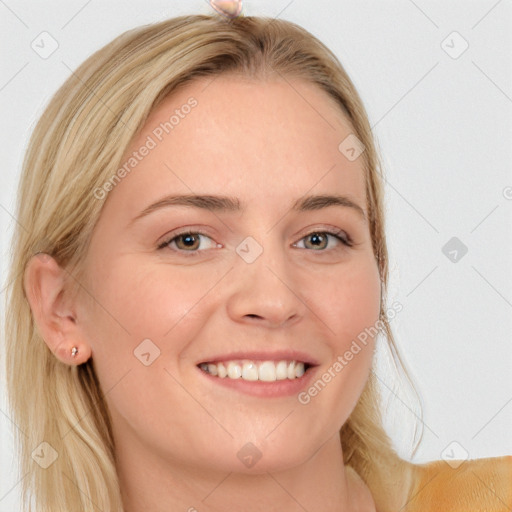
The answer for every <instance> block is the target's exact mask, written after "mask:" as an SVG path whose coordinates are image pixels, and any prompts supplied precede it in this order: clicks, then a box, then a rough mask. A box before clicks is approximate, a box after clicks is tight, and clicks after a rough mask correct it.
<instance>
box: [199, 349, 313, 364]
mask: <svg viewBox="0 0 512 512" xmlns="http://www.w3.org/2000/svg"><path fill="white" fill-rule="evenodd" d="M244 359H248V360H250V361H297V362H298V363H307V364H308V365H309V366H318V365H319V363H318V361H317V360H316V359H315V358H313V357H312V356H310V355H309V354H306V353H304V352H300V351H297V350H279V351H276V352H262V351H251V352H241V351H240V352H230V353H229V354H217V355H212V356H211V357H210V358H209V359H203V360H201V361H198V362H197V363H196V366H199V365H200V364H202V363H213V364H215V363H223V362H226V361H241V360H244Z"/></svg>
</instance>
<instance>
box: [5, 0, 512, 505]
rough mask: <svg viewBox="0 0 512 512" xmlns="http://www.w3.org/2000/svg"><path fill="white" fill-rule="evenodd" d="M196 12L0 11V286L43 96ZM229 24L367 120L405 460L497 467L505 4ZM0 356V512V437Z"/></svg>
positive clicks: (507, 324) (11, 493) (382, 368)
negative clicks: (292, 58) (287, 57)
mask: <svg viewBox="0 0 512 512" xmlns="http://www.w3.org/2000/svg"><path fill="white" fill-rule="evenodd" d="M210 10H211V9H210V7H209V5H208V2H206V1H204V0H190V1H187V2H184V1H174V2H173V1H169V0H166V1H164V0H162V1H157V0H144V1H138V2H135V1H133V0H132V1H128V0H124V1H112V0H108V1H104V2H100V0H90V1H88V2H87V1H85V0H66V1H60V2H57V1H54V0H52V1H51V2H44V3H43V2H34V1H32V2H30V1H28V0H0V41H1V42H0V52H1V62H2V65H1V68H0V105H1V113H2V116H1V119H0V181H1V188H0V233H1V236H0V244H1V245H0V251H1V272H2V284H1V287H2V288H3V287H5V286H6V285H7V283H6V267H7V255H8V251H9V247H10V242H9V238H10V236H11V233H12V228H13V225H14V223H15V220H14V219H13V216H12V215H13V212H14V201H15V187H16V185H17V180H18V176H19V171H20V165H21V159H22V155H23V152H24V149H25V148H26V144H27V141H28V136H29V134H30V132H31V130H32V128H33V126H34V124H35V122H36V120H37V118H38V117H39V115H40V114H41V113H42V111H43V108H44V106H45V105H46V103H47V102H48V100H49V98H50V96H51V95H52V94H53V93H54V92H55V91H56V89H57V88H58V87H59V86H60V84H61V83H62V82H63V81H64V80H65V79H66V78H67V77H68V76H69V75H70V73H71V71H72V70H74V69H76V67H77V66H78V65H79V64H80V63H81V62H82V61H83V60H84V59H85V58H86V57H88V56H89V55H90V54H91V53H92V52H93V51H95V50H96V49H98V48H100V47H101V46H103V45H104V44H106V43H108V42H109V41H110V40H111V39H113V38H114V37H115V36H117V35H118V34H120V33H121V32H123V31H125V30H127V29H129V28H132V27H135V26H138V25H141V24H145V23H152V22H156V21H160V20H162V19H164V18H167V17H172V16H175V15H180V14H189V13H209V12H210ZM243 12H244V14H246V15H268V16H272V17H276V16H278V17H280V18H282V19H287V20H290V21H293V22H296V23H298V24H300V25H302V26H303V27H305V28H306V29H308V30H309V31H310V32H312V33H313V34H314V35H316V36H317V37H319V38H320V39H321V40H322V41H323V42H324V43H325V44H327V46H329V47H330V48H331V49H332V50H333V51H334V52H335V53H336V55H337V56H338V57H339V59H340V60H341V62H342V64H343V65H344V67H345V69H346V70H347V72H348V73H349V75H350V77H351V78H352V80H353V81H354V83H355V85H356V87H357V89H358V91H359V92H360V94H361V96H362V98H363V101H364V103H365V106H366V108H367V111H368V115H369V117H370V123H371V125H372V127H373V131H374V134H375V137H376V140H377V143H378V147H379V148H380V151H381V155H382V158H383V163H384V166H385V173H386V176H387V184H386V210H387V233H388V243H389V249H390V258H391V261H390V267H391V288H390V294H389V304H390V305H391V304H392V303H393V301H399V302H400V303H401V304H402V305H403V310H402V311H401V312H400V313H399V314H398V316H397V317H396V318H395V319H394V320H393V321H392V322H391V325H392V328H393V330H394V333H395V335H396V339H397V343H398V345H399V348H400V351H401V353H402V354H403V356H404V359H405V361H406V364H407V367H408V369H409V370H410V372H411V373H412V375H413V378H414V381H415V383H416V386H417V389H418V392H419V394H420V396H421V401H422V404H423V410H424V426H423V429H424V439H423V442H422V443H421V445H420V448H419V450H418V452H417V453H416V455H415V456H414V457H413V458H412V460H414V461H415V462H426V461H429V460H434V459H440V458H445V457H446V454H447V453H451V454H452V455H453V454H455V458H466V457H469V458H480V457H490V456H499V455H506V454H508V455H510V454H512V435H511V433H510V432H511V430H512V429H511V426H512V379H511V377H510V375H511V361H512V348H511V334H512V259H511V247H512V244H511V242H512V240H511V239H512V229H511V226H512V222H511V216H512V173H511V170H510V169H511V162H512V155H511V153H512V149H511V148H512V146H511V140H512V137H511V132H512V80H511V68H512V65H511V64H512V63H511V55H512V51H511V50H512V45H511V35H510V34H511V28H512V23H511V21H512V17H511V14H512V8H511V2H510V0H499V1H496V0H479V1H468V0H464V1H447V0H443V1H426V0H423V1H420V0H415V1H413V0H393V1H391V0H386V1H382V0H380V1H378V0H372V1H361V0H359V1H357V2H356V1H355V0H353V1H314V2H313V1H305V0H292V1H290V0H276V1H273V2H270V1H261V2H256V1H245V2H244V9H243ZM44 31H47V32H48V33H49V34H51V36H52V37H53V38H54V39H55V40H56V41H57V42H58V45H59V46H58V49H57V50H56V51H55V52H54V53H53V54H52V55H50V56H49V57H48V58H46V59H43V58H41V57H40V56H39V55H38V53H36V52H35V51H34V50H33V49H32V47H31V44H32V42H33V41H34V40H35V41H36V43H37V41H39V40H40V37H41V36H40V34H41V33H42V32H44ZM453 32H457V34H453ZM466 44H467V45H469V46H468V48H467V49H466V50H465V51H463V52H462V50H463V49H464V47H465V45H466ZM46 47H47V48H48V46H46ZM453 237H456V238H457V240H455V241H452V242H451V243H452V244H455V245H454V246H453V247H452V246H451V245H449V246H448V248H447V249H444V251H443V247H445V244H447V243H448V242H449V241H450V240H451V239H452V238H453ZM464 247H465V248H467V253H466V254H465V255H463V256H461V255H462V252H463V251H462V250H461V249H464ZM453 249H455V250H456V251H457V255H458V259H457V261H451V259H450V258H452V259H453V257H454V254H455V253H452V254H450V253H449V251H451V250H453ZM445 253H446V254H445ZM1 308H2V314H3V309H4V303H3V296H2V305H1ZM380 354H381V355H382V358H381V360H380V361H381V362H380V364H379V367H378V369H377V370H376V373H377V375H378V377H379V382H380V383H381V385H382V389H383V392H384V397H385V398H386V400H387V402H388V406H387V411H388V413H387V415H386V425H387V428H388V430H389V432H390V435H391V436H392V438H393V440H394V442H395V444H396V447H397V449H398V451H399V453H400V454H401V455H402V456H404V457H406V458H410V444H411V440H412V434H411V422H412V421H413V420H414V418H415V416H416V415H417V407H416V406H415V405H414V401H413V397H412V395H411V394H410V392H407V389H406V388H404V387H403V386H400V388H399V389H396V386H399V384H398V383H396V382H395V381H394V379H393V374H392V373H391V372H390V371H389V358H387V355H386V353H385V352H384V351H382V350H381V351H380ZM1 356H2V361H1V362H2V382H1V385H0V430H1V432H0V442H1V445H0V511H12V510H15V508H16V506H17V503H18V491H19V485H18V483H19V482H18V479H17V478H16V476H15V474H14V468H15V464H16V458H15V455H14V451H13V444H12V429H14V428H16V427H15V426H14V425H13V423H12V422H11V420H10V419H9V414H8V410H7V405H6V398H5V391H4V384H3V379H4V375H3V363H4V356H3V351H2V354H1Z"/></svg>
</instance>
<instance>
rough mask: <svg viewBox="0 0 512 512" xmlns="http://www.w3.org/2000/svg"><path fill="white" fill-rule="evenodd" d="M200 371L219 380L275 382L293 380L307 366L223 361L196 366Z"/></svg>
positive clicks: (288, 362)
mask: <svg viewBox="0 0 512 512" xmlns="http://www.w3.org/2000/svg"><path fill="white" fill-rule="evenodd" d="M198 366H199V368H200V369H201V370H203V371H204V372H205V373H208V374H209V375H212V376H214V377H219V378H221V379H224V378H227V379H233V380H236V379H240V380H246V381H251V382H254V381H262V382H275V381H279V380H295V379H298V378H300V377H302V376H303V375H304V373H305V372H306V371H307V370H308V368H309V366H310V365H309V364H308V363H303V362H301V361H286V360H281V361H251V360H248V359H244V360H238V361H223V362H218V363H210V362H205V363H201V364H200V365H198Z"/></svg>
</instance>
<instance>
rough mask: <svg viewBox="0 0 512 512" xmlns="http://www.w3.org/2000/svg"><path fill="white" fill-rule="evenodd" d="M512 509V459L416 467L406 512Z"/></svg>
mask: <svg viewBox="0 0 512 512" xmlns="http://www.w3.org/2000/svg"><path fill="white" fill-rule="evenodd" d="M511 509H512V456H510V455H509V456H504V457H489V458H483V459H471V460H466V461H460V460H458V461H455V460H453V461H445V460H436V461H433V462H429V463H427V464H419V465H416V478H415V483H414V485H413V488H412V489H411V493H410V495H409V499H408V502H407V504H406V505H405V506H404V508H403V512H420V511H421V512H429V511H438V510H449V511H450V512H473V511H474V512H477V511H485V512H507V511H510V510H511Z"/></svg>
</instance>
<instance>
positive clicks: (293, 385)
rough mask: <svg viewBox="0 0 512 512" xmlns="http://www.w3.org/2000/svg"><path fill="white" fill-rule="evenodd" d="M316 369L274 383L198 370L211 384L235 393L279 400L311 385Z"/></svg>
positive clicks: (309, 369) (312, 368) (311, 368)
mask: <svg viewBox="0 0 512 512" xmlns="http://www.w3.org/2000/svg"><path fill="white" fill-rule="evenodd" d="M316 369H317V367H316V366H314V367H310V368H308V370H307V371H306V373H304V375H302V376H301V377H296V378H295V379H293V380H292V379H283V380H276V381H273V382H265V381H261V380H255V381H250V380H243V379H242V378H239V379H230V378H229V377H224V378H221V377H216V376H215V375H211V374H209V373H206V372H205V371H204V370H201V368H197V370H198V371H199V372H201V375H203V376H204V377H206V378H207V379H208V381H209V382H211V383H216V384H218V385H219V386H224V387H226V388H230V389H234V390H235V391H238V392H240V393H245V394H246V395H252V396H258V397H263V398H278V397H286V396H292V395H297V394H298V393H300V392H301V391H302V390H304V389H305V388H306V387H307V386H308V385H309V382H310V381H311V379H312V378H313V375H314V374H315V372H316Z"/></svg>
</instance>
